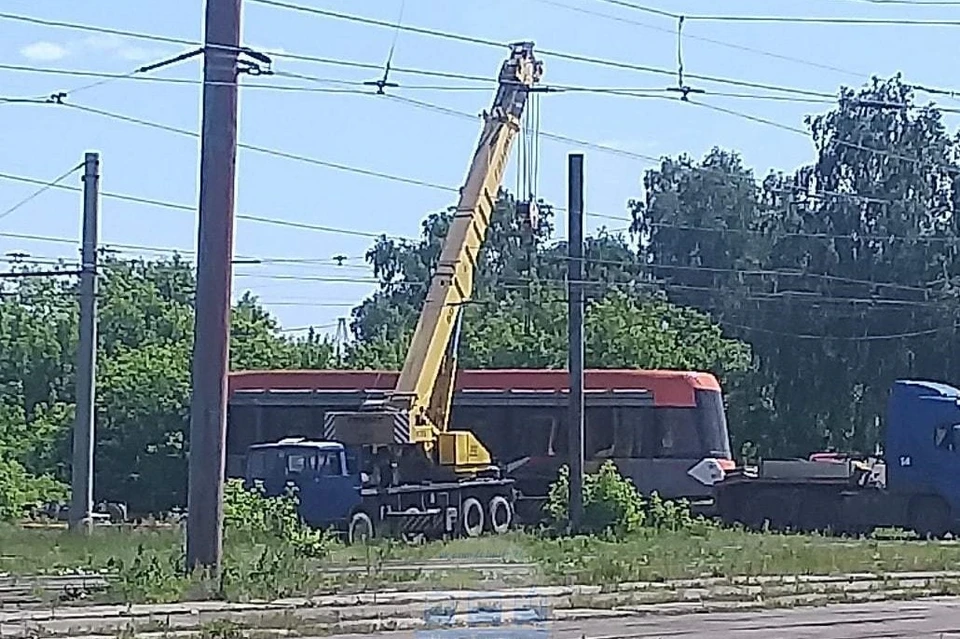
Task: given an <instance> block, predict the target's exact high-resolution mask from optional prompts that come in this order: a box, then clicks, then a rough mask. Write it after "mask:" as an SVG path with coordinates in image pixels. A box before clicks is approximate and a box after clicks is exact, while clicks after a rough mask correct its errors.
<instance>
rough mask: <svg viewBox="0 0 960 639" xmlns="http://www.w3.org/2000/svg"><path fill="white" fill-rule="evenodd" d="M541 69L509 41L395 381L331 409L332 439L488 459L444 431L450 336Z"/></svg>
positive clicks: (452, 370) (464, 461)
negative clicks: (378, 397)
mask: <svg viewBox="0 0 960 639" xmlns="http://www.w3.org/2000/svg"><path fill="white" fill-rule="evenodd" d="M542 72H543V66H542V64H541V63H540V62H538V61H537V60H536V58H535V57H534V55H533V43H532V42H523V43H517V44H513V45H511V51H510V57H509V58H508V59H507V60H506V61H505V62H504V63H503V65H502V67H501V68H500V77H499V87H498V89H497V94H496V97H495V98H494V100H493V106H492V108H491V109H490V111H489V112H485V113H484V114H483V119H484V122H483V129H482V130H481V132H480V139H479V141H478V143H477V148H476V151H475V152H474V154H473V159H472V161H471V163H470V167H469V170H468V171H467V177H466V181H465V183H464V185H463V187H462V188H461V189H460V200H459V202H458V203H457V207H456V211H455V213H454V216H453V219H452V220H451V223H450V228H449V230H448V231H447V235H446V237H445V238H444V241H443V246H442V248H441V253H440V259H439V261H438V263H437V267H436V271H435V272H434V274H433V277H432V279H431V281H430V287H429V289H428V290H427V296H426V300H425V301H424V306H423V309H422V311H421V313H420V318H419V320H418V321H417V327H416V330H415V332H414V334H413V339H412V342H411V344H410V349H409V351H408V352H407V358H406V361H405V362H404V365H403V370H402V371H401V373H400V377H399V379H398V380H397V386H396V388H395V390H394V391H393V393H391V394H390V395H389V396H388V397H387V399H386V401H385V402H384V403H381V404H380V405H378V406H372V405H371V406H369V407H368V408H367V410H366V411H361V412H360V413H354V414H341V415H337V416H335V417H334V418H333V420H332V422H333V424H332V425H333V426H334V428H332V429H329V430H331V431H333V432H331V433H330V434H333V435H334V436H335V437H336V438H337V439H338V440H340V441H344V442H346V443H355V444H374V445H383V444H387V443H388V442H387V441H385V440H386V439H387V437H386V436H387V435H390V436H391V437H390V439H391V443H400V444H403V443H419V444H422V445H423V446H424V447H425V448H426V449H427V450H432V448H433V446H434V445H435V444H438V445H439V461H440V463H441V464H444V465H447V464H449V465H466V466H469V465H478V464H484V463H486V464H489V463H490V456H489V453H487V451H486V449H485V448H484V447H483V446H482V444H480V442H479V441H477V440H476V439H475V438H474V437H473V436H472V434H471V433H469V432H462V433H453V432H448V431H447V422H448V415H449V410H450V404H451V402H452V396H453V384H454V377H455V374H456V342H457V341H458V338H459V321H460V314H461V312H462V308H463V305H464V303H465V302H467V301H469V300H470V298H471V296H472V295H473V287H474V277H475V274H476V270H477V262H478V259H479V257H480V249H481V247H482V245H483V242H484V240H485V238H486V235H487V230H488V228H489V226H490V218H491V215H492V214H493V209H494V206H495V205H496V201H497V195H498V192H499V190H500V184H501V182H502V181H503V175H504V172H505V170H506V165H507V160H508V158H509V154H510V148H511V145H512V143H513V141H514V139H515V138H516V136H517V134H518V132H519V131H520V124H521V120H520V119H521V116H522V115H523V109H524V107H525V105H526V103H527V99H528V97H529V92H530V89H531V88H532V87H533V86H534V85H535V84H537V83H538V82H539V80H540V76H541V74H542Z"/></svg>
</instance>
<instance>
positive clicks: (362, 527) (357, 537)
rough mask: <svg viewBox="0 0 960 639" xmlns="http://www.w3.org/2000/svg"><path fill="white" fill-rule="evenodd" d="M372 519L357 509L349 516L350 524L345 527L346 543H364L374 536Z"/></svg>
mask: <svg viewBox="0 0 960 639" xmlns="http://www.w3.org/2000/svg"><path fill="white" fill-rule="evenodd" d="M374 534H375V531H374V528H373V520H372V519H370V515H368V514H367V513H365V512H363V511H362V510H358V511H357V512H355V513H353V515H352V516H351V517H350V526H349V527H348V528H347V543H349V544H350V545H354V544H366V543H368V542H370V541H371V540H372V539H373V537H374Z"/></svg>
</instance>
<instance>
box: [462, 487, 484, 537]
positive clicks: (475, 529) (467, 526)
mask: <svg viewBox="0 0 960 639" xmlns="http://www.w3.org/2000/svg"><path fill="white" fill-rule="evenodd" d="M483 519H484V517H483V506H481V505H480V502H479V501H478V500H477V498H476V497H467V498H466V499H464V500H463V504H462V505H461V506H460V520H461V521H462V522H463V534H465V535H466V536H467V537H479V536H480V533H482V532H483Z"/></svg>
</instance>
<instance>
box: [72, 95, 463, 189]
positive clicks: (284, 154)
mask: <svg viewBox="0 0 960 639" xmlns="http://www.w3.org/2000/svg"><path fill="white" fill-rule="evenodd" d="M63 106H67V107H70V108H72V109H77V110H79V111H84V112H87V113H93V114H95V115H100V116H103V117H107V118H112V119H114V120H120V121H124V122H128V123H131V124H139V125H141V126H146V127H151V128H154V129H159V130H161V131H166V132H168V133H176V134H178V135H184V136H188V137H192V138H199V137H200V134H199V133H197V132H196V131H190V130H189V129H181V128H179V127H174V126H169V125H166V124H160V123H158V122H151V121H149V120H143V119H140V118H134V117H131V116H128V115H123V114H120V113H113V112H111V111H105V110H103V109H96V108H94V107H88V106H83V105H79V104H75V103H67V102H65V103H64V104H63ZM237 146H238V147H239V148H241V149H246V150H248V151H255V152H257V153H263V154H265V155H272V156H274V157H281V158H285V159H288V160H296V161H297V162H304V163H306V164H313V165H316V166H322V167H325V168H328V169H336V170H338V171H346V172H348V173H356V174H359V175H366V176H368V177H375V178H379V179H383V180H389V181H392V182H400V183H402V184H409V185H412V186H421V187H424V188H429V189H434V190H438V191H444V192H447V193H457V192H458V189H456V188H454V187H450V186H445V185H443V184H437V183H435V182H428V181H426V180H418V179H415V178H408V177H402V176H398V175H391V174H389V173H384V172H382V171H373V170H370V169H364V168H360V167H356V166H349V165H346V164H339V163H337V162H329V161H327V160H320V159H318V158H314V157H310V156H306V155H300V154H298V153H291V152H289V151H281V150H278V149H272V148H269V147H265V146H259V145H256V144H249V143H247V142H239V143H238V144H237Z"/></svg>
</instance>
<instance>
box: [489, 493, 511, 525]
mask: <svg viewBox="0 0 960 639" xmlns="http://www.w3.org/2000/svg"><path fill="white" fill-rule="evenodd" d="M511 523H513V509H512V508H511V507H510V502H509V501H507V498H506V497H504V496H503V495H494V496H493V498H492V499H491V500H490V530H492V531H493V532H494V533H496V534H498V535H502V534H504V533H505V532H507V531H508V530H510V524H511Z"/></svg>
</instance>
